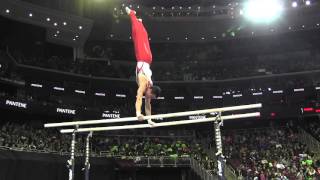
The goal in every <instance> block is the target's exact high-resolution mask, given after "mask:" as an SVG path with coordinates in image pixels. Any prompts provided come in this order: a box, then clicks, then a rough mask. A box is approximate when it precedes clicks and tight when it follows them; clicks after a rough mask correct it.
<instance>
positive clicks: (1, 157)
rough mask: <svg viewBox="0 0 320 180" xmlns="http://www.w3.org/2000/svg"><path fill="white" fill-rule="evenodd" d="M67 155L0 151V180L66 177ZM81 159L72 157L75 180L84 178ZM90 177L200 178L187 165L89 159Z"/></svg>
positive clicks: (58, 179) (113, 179) (128, 179)
mask: <svg viewBox="0 0 320 180" xmlns="http://www.w3.org/2000/svg"><path fill="white" fill-rule="evenodd" d="M68 159H69V156H60V155H55V154H47V153H33V152H18V151H10V150H0V180H68V177H69V174H68V169H67V167H66V162H67V160H68ZM83 164H84V158H83V157H81V158H77V159H76V170H75V180H84V171H82V170H81V169H82V168H83V167H84V166H83ZM90 164H91V169H90V180H200V177H199V176H197V175H195V174H194V172H193V171H191V170H190V168H188V167H176V168H175V167H167V168H159V167H158V168H141V167H140V168H138V167H136V166H135V164H134V163H133V161H130V160H114V159H110V158H103V157H101V158H91V159H90Z"/></svg>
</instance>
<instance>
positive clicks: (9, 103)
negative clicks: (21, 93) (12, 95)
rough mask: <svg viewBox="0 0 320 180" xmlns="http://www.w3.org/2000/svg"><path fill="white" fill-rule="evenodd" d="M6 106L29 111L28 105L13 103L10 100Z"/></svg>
mask: <svg viewBox="0 0 320 180" xmlns="http://www.w3.org/2000/svg"><path fill="white" fill-rule="evenodd" d="M6 105H8V106H14V107H18V108H23V109H27V103H22V102H18V101H11V100H8V99H7V100H6Z"/></svg>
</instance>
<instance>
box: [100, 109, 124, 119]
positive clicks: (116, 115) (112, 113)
mask: <svg viewBox="0 0 320 180" xmlns="http://www.w3.org/2000/svg"><path fill="white" fill-rule="evenodd" d="M101 117H102V118H106V119H117V118H120V112H119V111H104V112H103V113H102V115H101Z"/></svg>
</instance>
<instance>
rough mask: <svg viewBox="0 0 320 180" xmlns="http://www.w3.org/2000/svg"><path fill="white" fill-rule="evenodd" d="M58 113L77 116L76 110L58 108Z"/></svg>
mask: <svg viewBox="0 0 320 180" xmlns="http://www.w3.org/2000/svg"><path fill="white" fill-rule="evenodd" d="M57 113H61V114H73V115H75V114H76V110H74V109H64V108H57Z"/></svg>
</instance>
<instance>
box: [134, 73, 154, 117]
mask: <svg viewBox="0 0 320 180" xmlns="http://www.w3.org/2000/svg"><path fill="white" fill-rule="evenodd" d="M147 83H148V81H147V79H146V78H145V77H144V76H143V75H142V74H139V75H138V84H139V88H138V90H137V99H136V116H137V117H138V118H139V117H140V118H139V120H143V115H142V114H141V106H142V97H143V93H144V92H145V91H146V88H147ZM150 110H151V109H150Z"/></svg>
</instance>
